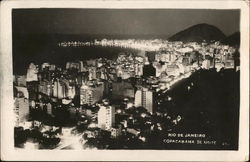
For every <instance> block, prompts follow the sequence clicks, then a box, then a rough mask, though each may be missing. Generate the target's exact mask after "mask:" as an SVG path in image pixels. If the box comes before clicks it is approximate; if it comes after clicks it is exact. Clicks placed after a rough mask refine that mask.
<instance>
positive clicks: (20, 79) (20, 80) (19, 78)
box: [14, 75, 26, 87]
mask: <svg viewBox="0 0 250 162" xmlns="http://www.w3.org/2000/svg"><path fill="white" fill-rule="evenodd" d="M14 77H15V81H14V82H15V83H16V85H17V86H22V87H26V76H25V75H15V76H14Z"/></svg>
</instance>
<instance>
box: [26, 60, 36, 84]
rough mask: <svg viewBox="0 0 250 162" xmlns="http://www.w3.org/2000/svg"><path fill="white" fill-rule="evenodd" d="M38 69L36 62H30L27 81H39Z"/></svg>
mask: <svg viewBox="0 0 250 162" xmlns="http://www.w3.org/2000/svg"><path fill="white" fill-rule="evenodd" d="M37 73H38V69H37V67H36V65H35V64H34V63H30V65H29V68H28V70H27V77H26V81H27V82H31V81H38V77H37Z"/></svg>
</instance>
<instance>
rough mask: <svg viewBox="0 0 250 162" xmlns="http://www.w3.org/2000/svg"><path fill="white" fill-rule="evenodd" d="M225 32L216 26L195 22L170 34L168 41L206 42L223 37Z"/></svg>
mask: <svg viewBox="0 0 250 162" xmlns="http://www.w3.org/2000/svg"><path fill="white" fill-rule="evenodd" d="M225 38H226V36H225V34H224V33H223V32H222V31H221V30H220V29H218V28H217V27H215V26H213V25H209V24H197V25H194V26H191V27H189V28H187V29H185V30H183V31H180V32H178V33H176V34H175V35H173V36H171V37H170V38H169V39H168V40H169V41H182V42H199V43H200V42H203V41H204V40H205V41H207V42H210V41H213V40H214V41H219V40H223V39H225Z"/></svg>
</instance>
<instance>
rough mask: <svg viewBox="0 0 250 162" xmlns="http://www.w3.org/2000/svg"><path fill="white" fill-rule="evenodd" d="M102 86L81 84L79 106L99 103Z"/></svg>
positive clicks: (101, 95)
mask: <svg viewBox="0 0 250 162" xmlns="http://www.w3.org/2000/svg"><path fill="white" fill-rule="evenodd" d="M103 92H104V84H101V85H96V86H95V87H92V86H88V85H86V84H83V85H82V86H81V89H80V104H81V105H85V104H87V105H92V104H94V103H96V102H98V101H100V100H101V99H102V97H103Z"/></svg>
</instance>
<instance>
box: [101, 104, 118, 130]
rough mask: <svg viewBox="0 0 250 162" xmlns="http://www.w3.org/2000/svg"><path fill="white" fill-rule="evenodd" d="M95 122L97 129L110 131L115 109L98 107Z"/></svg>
mask: <svg viewBox="0 0 250 162" xmlns="http://www.w3.org/2000/svg"><path fill="white" fill-rule="evenodd" d="M97 120H98V127H99V128H101V129H104V130H110V129H111V128H112V126H114V124H115V108H114V107H112V106H100V109H99V111H98V116H97Z"/></svg>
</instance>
